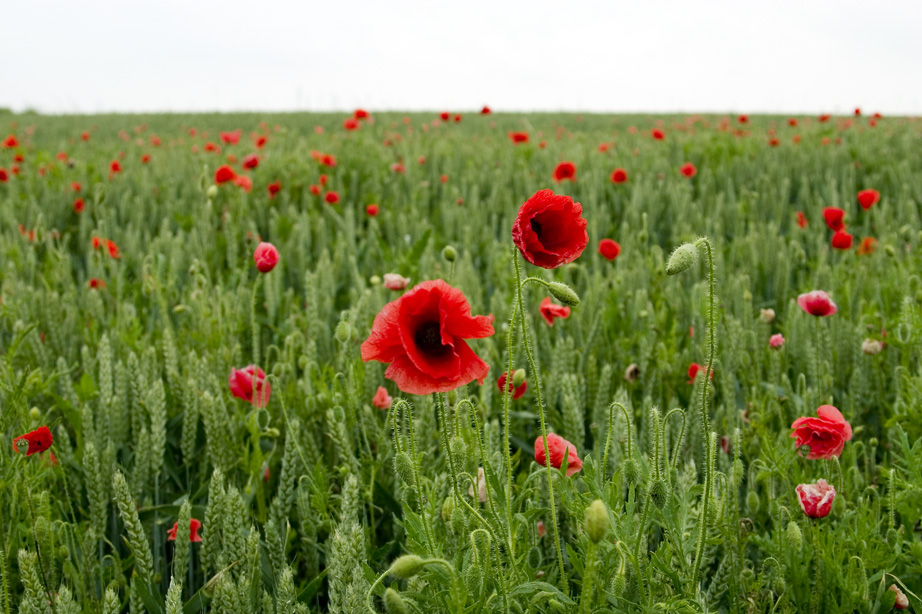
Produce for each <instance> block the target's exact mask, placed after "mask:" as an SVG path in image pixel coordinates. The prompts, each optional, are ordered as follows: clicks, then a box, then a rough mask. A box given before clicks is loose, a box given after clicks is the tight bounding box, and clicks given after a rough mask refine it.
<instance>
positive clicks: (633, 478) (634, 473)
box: [622, 458, 640, 486]
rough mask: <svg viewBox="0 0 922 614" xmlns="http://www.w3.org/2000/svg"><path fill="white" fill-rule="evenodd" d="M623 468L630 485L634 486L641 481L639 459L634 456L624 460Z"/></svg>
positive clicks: (625, 478)
mask: <svg viewBox="0 0 922 614" xmlns="http://www.w3.org/2000/svg"><path fill="white" fill-rule="evenodd" d="M622 470H623V472H624V480H625V481H626V482H627V483H628V486H633V485H634V484H636V483H637V482H639V481H640V465H638V464H637V461H636V460H634V459H633V458H628V459H627V460H625V461H624V463H623V464H622Z"/></svg>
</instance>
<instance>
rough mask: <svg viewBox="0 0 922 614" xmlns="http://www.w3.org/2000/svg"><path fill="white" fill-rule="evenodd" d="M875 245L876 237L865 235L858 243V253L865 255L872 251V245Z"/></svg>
mask: <svg viewBox="0 0 922 614" xmlns="http://www.w3.org/2000/svg"><path fill="white" fill-rule="evenodd" d="M876 245H877V239H875V238H874V237H865V238H863V239H862V240H861V243H859V244H858V255H859V256H867V255H868V254H873V253H874V247H875V246H876Z"/></svg>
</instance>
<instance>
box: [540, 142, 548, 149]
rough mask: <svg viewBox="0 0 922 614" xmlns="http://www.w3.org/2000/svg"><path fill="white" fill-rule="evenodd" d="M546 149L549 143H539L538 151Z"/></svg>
mask: <svg viewBox="0 0 922 614" xmlns="http://www.w3.org/2000/svg"><path fill="white" fill-rule="evenodd" d="M545 147H547V141H540V142H538V149H544V148H545Z"/></svg>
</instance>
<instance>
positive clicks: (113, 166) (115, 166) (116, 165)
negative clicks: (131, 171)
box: [109, 160, 122, 173]
mask: <svg viewBox="0 0 922 614" xmlns="http://www.w3.org/2000/svg"><path fill="white" fill-rule="evenodd" d="M109 172H112V173H121V172H122V164H121V162H119V161H118V160H112V162H110V163H109Z"/></svg>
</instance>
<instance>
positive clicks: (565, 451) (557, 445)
mask: <svg viewBox="0 0 922 614" xmlns="http://www.w3.org/2000/svg"><path fill="white" fill-rule="evenodd" d="M547 449H548V452H549V453H550V455H551V459H550V460H551V463H550V464H551V467H554V468H555V469H560V468H561V467H562V466H563V462H564V458H566V460H567V477H570V476H571V475H573V474H574V473H576V472H577V471H579V470H580V469H582V468H583V461H581V460H580V459H579V453H578V452H577V451H576V446H574V445H573V444H572V443H570V442H569V441H567V440H566V439H564V438H563V437H561V436H560V435H558V434H556V433H548V434H547ZM565 455H566V456H565ZM535 462H536V463H538V464H539V465H541V466H542V467H544V466H545V465H547V456H545V455H544V441H543V440H542V438H541V436H540V435H539V436H538V437H537V439H535Z"/></svg>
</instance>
